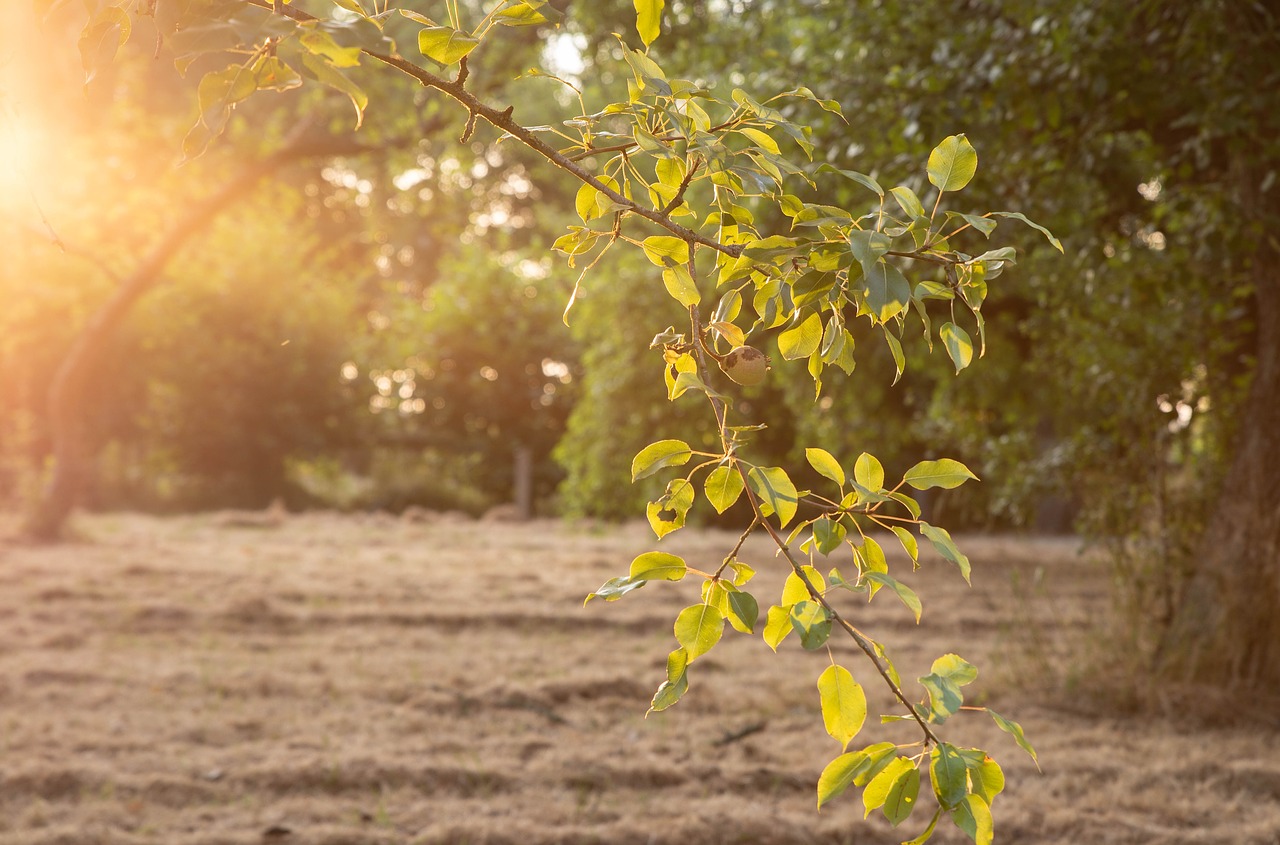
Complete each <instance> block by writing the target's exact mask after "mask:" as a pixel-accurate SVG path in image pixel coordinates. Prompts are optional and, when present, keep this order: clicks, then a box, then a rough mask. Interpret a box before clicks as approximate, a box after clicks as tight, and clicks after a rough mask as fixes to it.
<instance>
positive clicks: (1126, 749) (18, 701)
mask: <svg viewBox="0 0 1280 845" xmlns="http://www.w3.org/2000/svg"><path fill="white" fill-rule="evenodd" d="M229 522H230V521H228V520H226V519H219V518H216V517H212V516H205V517H190V518H172V519H152V518H145V517H135V516H102V517H92V518H85V519H83V520H82V521H81V522H80V523H79V531H80V534H81V537H82V539H81V540H79V541H77V542H75V543H71V544H67V545H62V546H56V547H43V548H41V547H26V546H17V545H10V546H7V547H6V546H0V845H18V843H22V845H27V843H31V845H40V844H43V843H67V844H68V845H73V844H74V845H79V844H80V843H175V845H195V844H196V843H200V845H213V843H262V842H281V843H393V842H394V843H400V842H412V843H459V844H460V843H512V845H526V844H528V845H536V844H537V843H587V842H600V843H623V844H627V843H636V844H637V845H639V844H640V843H682V845H683V843H760V844H761V845H766V843H890V842H897V841H899V840H900V839H903V838H910V837H911V836H914V835H915V834H916V833H918V832H919V829H920V827H921V826H922V825H923V821H922V820H915V819H913V820H911V821H910V822H908V823H907V825H906V826H905V827H904V829H903V830H901V831H893V830H892V829H890V828H889V827H888V826H887V825H886V824H885V823H883V820H882V819H881V820H880V821H879V822H877V821H875V820H874V819H873V820H872V821H871V822H863V821H862V820H861V815H862V813H861V807H860V802H858V800H857V798H856V797H846V798H842V799H840V800H838V801H837V802H836V805H835V806H834V807H828V808H827V809H824V810H823V811H822V813H821V814H819V813H817V812H815V809H814V803H815V798H814V783H815V781H816V778H817V775H818V773H819V771H820V770H821V769H822V767H823V765H824V764H825V763H826V762H827V761H828V760H829V759H831V758H832V757H833V756H835V754H836V753H837V752H838V750H839V749H838V747H837V746H836V744H835V743H834V742H833V741H832V740H831V739H830V738H829V737H827V736H826V734H825V733H824V731H823V729H822V724H821V719H820V718H819V715H818V702H817V693H816V690H815V688H814V680H815V678H816V676H817V674H818V672H819V671H821V669H822V668H823V666H824V664H825V661H826V657H825V656H824V655H821V654H819V655H813V654H807V653H804V652H802V651H801V649H800V648H799V646H798V644H797V643H795V642H794V640H795V638H794V637H792V638H790V639H789V640H788V641H787V643H785V644H784V646H783V647H782V649H781V650H780V653H779V654H778V655H774V654H773V653H772V652H770V651H769V649H768V648H767V647H766V646H764V644H763V643H761V642H760V640H759V638H758V637H755V638H749V637H745V636H742V635H734V634H733V633H732V632H729V633H728V634H726V637H725V640H724V641H723V642H722V643H721V644H720V645H719V646H717V647H716V649H715V650H714V651H713V652H711V653H710V654H709V655H707V656H705V657H703V658H701V659H700V660H699V661H698V662H697V663H696V664H695V665H694V667H693V669H694V672H693V688H692V689H691V690H690V692H689V694H688V695H687V696H686V697H685V699H684V700H683V701H682V702H681V703H680V704H679V705H678V706H677V707H675V708H674V709H672V710H670V711H667V712H665V713H661V714H655V715H652V716H650V717H649V718H648V719H645V718H644V713H645V709H646V705H647V704H648V701H649V697H650V696H651V694H652V692H653V689H654V688H655V687H656V685H657V684H658V682H659V681H660V680H661V679H662V674H663V666H664V659H665V655H666V653H667V651H669V650H670V649H671V648H672V647H673V646H674V641H673V638H672V634H671V622H672V620H673V618H674V615H675V613H676V612H677V611H678V610H679V609H680V608H681V607H683V606H685V605H687V604H691V603H693V602H694V601H695V600H696V587H695V586H694V585H693V584H692V583H684V584H650V585H648V586H646V587H645V588H644V589H643V590H640V591H638V592H635V593H632V594H631V595H629V596H626V597H625V598H624V599H623V600H622V601H619V602H616V603H611V604H605V603H603V602H593V603H592V604H591V605H589V606H587V607H586V608H583V607H582V598H583V595H584V594H585V593H587V592H589V591H590V590H592V589H594V588H595V587H597V586H598V585H600V584H601V583H602V582H603V581H604V580H605V579H606V578H608V577H610V576H613V575H617V574H625V572H626V567H627V564H628V563H629V561H630V559H631V557H632V556H634V555H635V554H637V553H638V552H640V551H644V550H646V549H648V548H652V547H653V540H652V537H651V536H649V535H648V532H647V528H644V527H643V526H630V527H626V528H624V529H621V530H607V531H606V530H598V529H597V530H591V529H588V528H583V527H570V526H565V525H562V524H559V523H537V524H533V525H528V526H512V525H499V524H487V523H467V522H450V521H443V522H435V523H430V524H420V523H411V522H406V521H401V520H396V519H393V518H391V517H386V516H372V517H363V518H362V517H340V516H332V515H321V514H313V515H306V516H295V517H291V518H289V519H288V520H286V521H285V522H284V524H282V525H279V526H277V527H271V528H254V527H237V526H234V525H231V524H229ZM2 528H3V525H0V529H2ZM682 535H683V536H682ZM732 542H733V537H732V536H731V535H727V534H720V533H710V532H704V533H694V532H692V531H685V532H680V533H679V534H677V535H674V536H672V537H670V538H668V539H667V540H666V541H664V542H663V544H662V547H663V548H667V547H676V549H677V550H678V551H681V552H682V553H685V554H687V555H688V556H689V558H690V561H691V563H694V562H699V561H701V562H710V561H713V560H715V559H716V558H718V556H720V555H723V554H724V553H725V552H726V551H727V550H728V549H729V548H730V547H731V546H732ZM962 548H965V545H964V544H963V543H962ZM967 551H969V554H970V556H971V557H972V558H973V560H974V565H975V573H974V579H973V580H974V587H973V589H972V590H969V589H966V588H965V586H964V583H963V581H962V580H961V579H960V578H959V576H958V575H957V574H956V572H955V571H954V569H952V568H950V567H948V566H944V565H943V564H942V563H941V562H939V561H937V560H927V561H926V565H925V568H924V569H923V570H922V571H921V573H920V574H919V576H918V577H917V578H916V579H915V580H914V581H913V582H912V583H913V584H914V585H915V586H916V587H917V588H918V590H919V592H920V594H921V596H922V598H923V599H924V602H925V616H924V623H923V624H922V625H921V626H920V628H918V629H917V628H915V626H914V625H912V624H910V619H909V617H908V616H907V615H906V611H905V610H904V609H903V608H901V606H900V605H897V604H896V603H894V602H893V601H891V598H890V597H889V596H888V595H884V596H883V597H878V598H877V599H876V600H875V602H874V603H873V604H871V605H870V606H869V607H865V608H860V609H858V610H857V611H856V614H857V618H858V619H859V620H860V621H861V622H862V623H863V624H864V625H865V627H866V628H867V629H868V630H869V631H870V632H871V633H873V634H874V635H876V636H879V637H880V638H881V639H883V640H885V641H887V642H889V643H890V644H891V645H892V646H894V648H892V649H891V651H892V653H893V654H894V655H895V658H896V659H897V662H898V665H899V668H900V669H901V670H902V673H903V675H904V676H907V677H915V676H916V675H919V674H923V673H924V672H926V671H927V667H928V665H929V663H930V662H931V661H932V659H933V658H934V657H936V656H938V655H940V654H942V653H944V652H947V651H957V652H959V653H960V654H961V655H963V656H965V657H966V658H968V659H970V660H972V661H974V662H977V663H979V665H981V666H982V667H984V674H983V676H982V677H981V678H979V681H978V683H977V684H976V685H975V686H974V687H971V688H970V689H972V690H975V691H976V692H977V694H978V695H979V696H980V697H983V698H984V700H985V701H987V702H989V703H991V704H992V705H993V706H994V707H996V708H997V709H999V710H1001V711H1004V712H1005V713H1006V715H1009V716H1011V717H1013V718H1016V719H1019V720H1020V721H1021V722H1022V723H1023V725H1024V726H1025V727H1026V729H1027V733H1028V735H1029V736H1030V737H1031V739H1032V741H1033V742H1035V744H1036V745H1037V747H1038V750H1039V752H1040V760H1041V763H1042V765H1043V768H1044V774H1037V773H1036V771H1035V769H1034V767H1033V766H1032V765H1031V762H1030V760H1029V759H1028V758H1027V757H1026V756H1025V755H1024V754H1022V752H1020V751H1019V750H1018V749H1017V748H1016V747H1014V745H1013V744H1012V742H1011V741H1009V739H1008V737H1007V736H1005V735H1004V734H1002V733H999V732H998V731H997V730H996V729H995V728H994V727H993V726H992V724H991V722H990V720H989V719H987V718H986V717H985V716H981V715H967V716H966V715H963V714H962V716H961V717H957V718H956V719H955V720H953V721H952V722H949V723H948V724H947V726H946V729H947V735H948V736H949V738H951V739H952V740H953V741H955V742H957V743H959V744H962V745H980V746H983V747H986V748H988V749H989V750H991V751H992V752H993V753H994V754H995V755H996V757H997V758H998V759H999V760H1000V761H1001V763H1002V764H1003V765H1004V767H1005V771H1006V774H1007V775H1008V779H1009V786H1008V790H1007V791H1006V793H1005V794H1004V795H1003V796H1002V797H1001V798H1000V799H999V800H998V801H997V803H996V808H995V809H996V817H997V827H996V832H997V841H998V842H1003V843H1063V845H1065V843H1072V844H1073V845H1076V844H1077V843H1085V845H1088V844H1089V843H1117V845H1118V843H1167V844H1168V845H1173V843H1252V844H1253V845H1274V843H1280V736H1278V735H1277V733H1276V732H1275V731H1274V730H1272V731H1270V732H1267V731H1265V730H1261V731H1260V730H1259V729H1258V728H1256V727H1254V728H1219V729H1212V730H1210V729H1204V728H1188V727H1187V726H1186V724H1185V723H1182V722H1178V721H1174V720H1171V719H1162V720H1159V721H1149V720H1142V719H1137V718H1123V717H1102V716H1099V715H1097V711H1093V712H1091V711H1089V710H1088V709H1087V708H1082V707H1081V706H1079V705H1078V702H1076V701H1073V700H1071V699H1072V696H1068V695H1064V694H1062V693H1046V692H1036V691H1035V690H1034V688H1032V689H1031V690H1027V689H1025V688H1023V691H1016V690H1017V689H1018V688H1015V687H1013V686H1011V685H1010V684H1009V683H1007V680H1006V678H1005V676H1007V675H1008V674H1010V673H1011V672H1013V671H1015V670H1018V669H1019V668H1025V667H1026V666H1029V665H1033V663H1032V662H1028V661H1027V660H1025V659H1024V658H1019V659H1018V660H1017V661H1011V660H1010V659H1009V658H1008V655H1023V654H1025V651H1024V650H1023V649H1022V646H1024V645H1025V644H1027V643H1028V642H1032V643H1039V644H1040V645H1039V646H1038V651H1034V652H1033V653H1032V654H1033V656H1036V655H1038V656H1039V657H1042V658H1044V657H1048V658H1050V659H1052V658H1053V656H1054V654H1055V652H1056V651H1057V650H1058V649H1059V648H1060V647H1061V646H1060V644H1061V642H1062V639H1063V636H1064V634H1065V633H1066V632H1069V631H1072V630H1078V629H1080V628H1082V627H1085V626H1088V625H1089V624H1090V622H1091V620H1095V619H1097V618H1099V616H1100V614H1102V613H1103V612H1104V610H1105V608H1106V604H1105V599H1104V597H1103V596H1102V594H1101V593H1100V591H1099V590H1098V589H1097V588H1096V587H1092V586H1091V584H1093V583H1094V581H1093V579H1092V578H1091V577H1090V575H1091V573H1090V570H1089V568H1088V567H1089V565H1088V564H1087V563H1086V562H1084V561H1083V560H1082V559H1081V558H1080V557H1079V556H1078V555H1077V554H1076V552H1075V550H1074V548H1073V546H1072V544H1071V543H1069V542H1065V541H1012V540H979V539H975V540H971V541H970V542H969V543H968V545H967ZM744 557H745V559H747V560H749V561H750V562H752V563H753V564H755V565H756V566H757V568H758V569H760V570H761V574H760V575H759V576H758V577H757V583H756V584H755V585H754V586H755V592H756V593H757V595H758V596H760V597H761V598H762V602H761V603H762V604H767V603H769V602H770V601H776V593H777V589H778V587H779V586H780V584H781V576H780V575H779V574H777V570H776V569H774V570H773V571H769V567H771V566H774V565H775V564H774V563H773V561H772V557H771V555H770V554H769V552H768V550H767V549H766V548H765V547H764V546H763V545H751V546H748V548H747V550H746V551H745V553H744ZM1037 573H1038V574H1039V575H1040V576H1042V577H1043V579H1044V580H1043V581H1042V583H1041V587H1042V588H1043V589H1042V590H1028V589H1019V588H1016V585H1017V584H1030V583H1032V582H1034V581H1035V580H1036V577H1037ZM1011 599H1012V600H1011ZM840 648H842V649H844V648H846V647H845V646H843V645H841V646H840ZM1002 655H1003V657H1002ZM844 662H846V663H847V664H848V665H849V666H850V667H851V668H852V669H853V670H854V672H855V674H857V675H858V676H859V677H860V679H861V680H862V681H863V682H864V683H865V684H866V685H867V687H868V688H869V689H871V688H873V687H874V686H875V678H874V677H873V675H872V673H871V672H870V671H869V669H868V667H867V666H866V664H865V663H864V662H859V661H858V660H857V658H856V657H855V656H854V655H852V654H850V655H848V657H847V659H846V660H844ZM879 701H883V699H879ZM873 721H874V720H869V724H868V727H867V728H866V729H865V731H867V732H872V731H876V732H878V731H881V730H883V729H882V728H880V727H879V726H878V725H874V724H871V722H873ZM752 726H760V730H758V731H756V732H755V733H752V734H750V735H748V736H745V737H743V738H741V739H739V740H735V741H731V742H727V743H725V742H722V740H723V738H724V737H726V736H728V735H732V734H733V733H735V732H740V731H743V730H744V729H747V728H749V727H752ZM893 727H898V726H893ZM892 736H893V737H895V738H896V737H898V736H900V737H901V738H902V739H904V740H905V739H906V738H907V737H908V735H907V734H906V733H900V734H895V735H892ZM868 741H870V740H868ZM851 795H852V793H851ZM935 841H939V842H945V843H954V842H959V841H961V840H960V838H958V836H957V835H956V834H955V832H954V831H949V832H947V833H945V834H944V835H941V836H939V837H936V838H935Z"/></svg>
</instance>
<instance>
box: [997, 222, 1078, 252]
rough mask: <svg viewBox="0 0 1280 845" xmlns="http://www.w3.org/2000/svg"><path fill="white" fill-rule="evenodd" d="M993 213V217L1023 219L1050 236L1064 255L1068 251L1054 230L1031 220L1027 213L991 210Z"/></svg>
mask: <svg viewBox="0 0 1280 845" xmlns="http://www.w3.org/2000/svg"><path fill="white" fill-rule="evenodd" d="M991 214H992V216H993V217H1009V218H1012V219H1014V220H1021V221H1022V222H1023V223H1026V224H1027V225H1028V226H1030V227H1031V228H1032V229H1035V230H1036V231H1037V232H1039V233H1040V234H1042V235H1044V236H1045V237H1046V238H1048V239H1049V243H1051V244H1053V245H1054V247H1055V248H1056V249H1057V250H1058V252H1061V253H1062V254H1063V255H1066V252H1065V251H1064V250H1063V249H1062V242H1061V241H1059V240H1058V239H1057V238H1055V237H1054V236H1053V232H1050V231H1049V230H1048V229H1046V228H1045V227H1043V226H1041V225H1040V224H1039V223H1033V222H1031V221H1030V220H1028V219H1027V218H1026V216H1025V215H1022V214H1019V213H1018V212H1016V211H993V212H991Z"/></svg>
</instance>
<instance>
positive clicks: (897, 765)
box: [862, 757, 919, 818]
mask: <svg viewBox="0 0 1280 845" xmlns="http://www.w3.org/2000/svg"><path fill="white" fill-rule="evenodd" d="M907 772H916V774H917V776H919V770H918V769H916V764H915V763H913V762H911V761H910V760H908V759H907V758H906V757H894V758H893V760H892V761H891V762H890V763H889V764H888V765H886V766H885V767H884V768H883V769H881V770H880V772H879V773H878V774H876V776H875V777H873V778H872V779H871V782H870V783H868V784H867V788H866V789H864V790H863V791H862V806H863V807H865V808H866V815H865V816H864V818H865V817H866V816H869V815H871V813H872V811H873V810H878V809H880V808H881V807H883V806H884V802H885V801H886V800H888V798H889V790H890V789H892V788H893V786H894V784H895V783H897V782H898V779H899V778H903V777H906V775H907Z"/></svg>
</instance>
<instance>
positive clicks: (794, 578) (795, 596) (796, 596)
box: [782, 565, 827, 607]
mask: <svg viewBox="0 0 1280 845" xmlns="http://www.w3.org/2000/svg"><path fill="white" fill-rule="evenodd" d="M800 571H801V572H803V573H804V574H805V577H806V578H808V579H809V583H811V584H813V587H814V589H816V590H817V591H818V592H819V593H821V592H822V591H823V590H825V589H826V588H827V582H826V581H825V580H824V579H823V577H822V573H821V572H819V571H818V570H816V569H814V568H813V567H812V566H807V565H806V566H802V567H800ZM809 598H810V595H809V588H808V587H806V586H805V585H804V581H802V580H801V579H800V576H799V575H797V574H796V573H795V572H790V573H788V574H787V580H786V581H785V582H784V583H783V585H782V603H783V604H784V605H786V606H788V607H790V606H791V605H793V604H795V603H797V602H802V601H805V600H807V599H809Z"/></svg>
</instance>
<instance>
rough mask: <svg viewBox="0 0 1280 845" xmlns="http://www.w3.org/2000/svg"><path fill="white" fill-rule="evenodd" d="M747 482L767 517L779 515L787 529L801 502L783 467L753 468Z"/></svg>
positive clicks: (779, 519)
mask: <svg viewBox="0 0 1280 845" xmlns="http://www.w3.org/2000/svg"><path fill="white" fill-rule="evenodd" d="M686 460H687V459H686ZM747 481H748V482H749V483H750V484H751V489H752V490H754V491H755V493H756V495H757V496H759V497H760V505H761V510H762V511H763V512H764V514H765V516H768V515H769V514H770V513H775V514H777V515H778V524H779V525H781V526H782V527H783V528H785V527H786V525H787V523H788V522H790V521H791V518H792V517H793V516H795V515H796V507H797V506H798V502H799V501H800V495H799V493H798V492H797V491H796V486H795V485H794V484H792V483H791V478H790V477H789V476H788V475H787V473H786V471H785V470H783V469H782V468H781V467H752V469H751V471H750V472H748V473H747Z"/></svg>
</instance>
